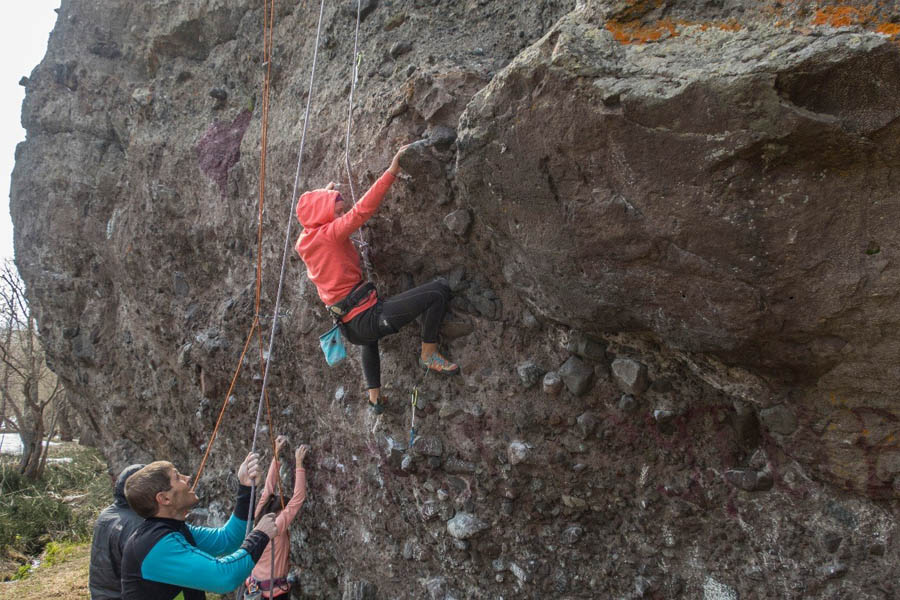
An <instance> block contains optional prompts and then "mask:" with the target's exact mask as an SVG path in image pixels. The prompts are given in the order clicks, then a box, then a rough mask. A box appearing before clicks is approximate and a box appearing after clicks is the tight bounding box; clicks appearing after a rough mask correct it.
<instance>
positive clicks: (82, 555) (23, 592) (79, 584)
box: [0, 542, 91, 600]
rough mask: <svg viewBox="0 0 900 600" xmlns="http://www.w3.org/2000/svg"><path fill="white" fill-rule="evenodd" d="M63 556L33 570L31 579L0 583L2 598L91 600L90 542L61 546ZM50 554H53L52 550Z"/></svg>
mask: <svg viewBox="0 0 900 600" xmlns="http://www.w3.org/2000/svg"><path fill="white" fill-rule="evenodd" d="M59 546H61V547H63V548H64V550H62V554H59V553H60V551H59V550H57V551H56V553H57V554H56V558H54V559H49V558H48V559H47V560H46V561H45V562H43V563H41V565H40V566H39V567H37V568H36V569H33V570H32V576H31V577H28V578H26V579H22V580H20V581H12V582H8V583H0V597H2V598H15V599H16V600H44V599H45V598H57V599H60V600H76V599H77V600H83V599H87V598H90V592H89V591H88V566H89V563H90V558H91V544H90V542H79V543H68V544H64V545H63V544H61V545H59ZM49 548H50V546H49V545H48V552H47V554H50V552H51V550H50V549H49Z"/></svg>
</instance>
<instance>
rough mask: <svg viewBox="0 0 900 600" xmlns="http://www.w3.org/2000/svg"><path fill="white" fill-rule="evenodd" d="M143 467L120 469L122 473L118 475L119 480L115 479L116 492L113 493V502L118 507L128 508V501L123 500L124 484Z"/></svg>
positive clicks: (132, 466)
mask: <svg viewBox="0 0 900 600" xmlns="http://www.w3.org/2000/svg"><path fill="white" fill-rule="evenodd" d="M144 466H145V465H129V466H127V467H125V468H124V469H122V472H121V473H119V478H118V479H116V491H115V492H114V500H115V502H116V504H118V505H120V506H128V501H127V500H126V499H125V482H126V481H128V478H129V477H131V476H132V475H134V474H135V473H137V472H138V471H140V470H141V469H143V468H144Z"/></svg>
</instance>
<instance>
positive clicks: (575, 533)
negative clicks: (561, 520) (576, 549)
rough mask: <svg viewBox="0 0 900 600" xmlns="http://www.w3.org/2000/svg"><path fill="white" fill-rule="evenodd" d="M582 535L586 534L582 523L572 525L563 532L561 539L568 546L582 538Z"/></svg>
mask: <svg viewBox="0 0 900 600" xmlns="http://www.w3.org/2000/svg"><path fill="white" fill-rule="evenodd" d="M582 535H584V529H582V528H581V526H580V525H570V526H568V527H566V529H565V530H564V531H563V532H562V536H561V541H562V543H563V544H565V545H567V546H572V545H574V544H575V543H576V542H577V541H578V540H579V539H581V536H582Z"/></svg>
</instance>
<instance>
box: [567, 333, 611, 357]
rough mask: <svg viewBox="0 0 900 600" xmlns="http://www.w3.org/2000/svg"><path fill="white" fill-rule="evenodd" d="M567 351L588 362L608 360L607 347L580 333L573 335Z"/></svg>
mask: <svg viewBox="0 0 900 600" xmlns="http://www.w3.org/2000/svg"><path fill="white" fill-rule="evenodd" d="M566 350H568V351H569V352H570V353H571V354H576V355H578V356H580V357H581V358H586V359H587V360H592V361H601V360H604V359H606V347H605V346H604V345H603V344H601V343H600V342H598V341H596V340H594V339H592V338H590V337H588V336H587V335H585V334H584V333H582V332H580V331H576V332H574V333H572V335H571V337H570V338H569V342H568V343H567V344H566Z"/></svg>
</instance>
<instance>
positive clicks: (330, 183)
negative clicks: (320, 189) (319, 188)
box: [325, 181, 337, 190]
mask: <svg viewBox="0 0 900 600" xmlns="http://www.w3.org/2000/svg"><path fill="white" fill-rule="evenodd" d="M336 185H337V184H336V183H335V182H333V181H329V182H328V185H326V186H325V189H326V190H333V189H334V186H336Z"/></svg>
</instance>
